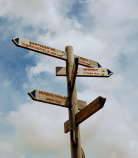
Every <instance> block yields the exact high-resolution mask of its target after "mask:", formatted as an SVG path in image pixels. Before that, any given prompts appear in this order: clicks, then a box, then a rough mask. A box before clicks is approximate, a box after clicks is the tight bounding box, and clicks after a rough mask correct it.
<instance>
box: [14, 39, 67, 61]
mask: <svg viewBox="0 0 138 158" xmlns="http://www.w3.org/2000/svg"><path fill="white" fill-rule="evenodd" d="M12 41H13V42H14V43H15V44H16V46H18V47H22V48H25V49H29V50H32V51H35V52H38V53H41V54H45V55H49V56H52V57H55V58H59V59H62V60H66V59H67V56H66V52H63V51H61V50H58V49H55V48H51V47H48V46H46V45H42V44H38V43H35V42H32V41H29V40H27V39H23V38H20V37H18V38H14V39H13V40H12Z"/></svg>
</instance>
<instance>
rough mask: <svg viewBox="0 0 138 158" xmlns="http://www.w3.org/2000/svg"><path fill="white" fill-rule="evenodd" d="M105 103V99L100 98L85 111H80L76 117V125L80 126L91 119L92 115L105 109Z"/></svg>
mask: <svg viewBox="0 0 138 158" xmlns="http://www.w3.org/2000/svg"><path fill="white" fill-rule="evenodd" d="M105 101H106V99H105V98H103V97H101V96H99V97H98V98H96V99H95V100H94V101H93V102H91V103H90V104H89V105H87V106H86V107H85V108H84V109H82V110H81V111H79V112H78V113H77V114H76V115H75V119H76V125H79V124H80V123H81V122H83V121H84V120H86V119H87V118H88V117H90V116H91V115H93V114H94V113H96V112H97V111H98V110H100V109H101V108H103V106H104V103H105Z"/></svg>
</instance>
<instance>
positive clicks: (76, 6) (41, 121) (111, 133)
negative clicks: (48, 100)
mask: <svg viewBox="0 0 138 158" xmlns="http://www.w3.org/2000/svg"><path fill="white" fill-rule="evenodd" d="M137 8H138V2H137V0H116V1H114V0H102V1H100V0H76V1H75V0H74V1H73V0H66V1H64V0H52V1H51V0H45V1H44V0H39V1H35V0H34V1H33V0H30V1H27V0H20V1H18V0H12V1H11V0H0V37H1V38H0V87H1V91H0V158H44V157H48V158H55V157H56V158H65V157H66V158H69V157H71V156H70V142H69V134H65V133H64V122H65V121H66V120H68V110H67V109H66V108H61V107H58V106H54V105H50V104H44V103H39V102H35V101H33V100H32V99H31V98H30V97H29V96H28V92H30V91H31V90H33V89H39V90H42V91H47V92H50V93H55V94H59V95H63V96H67V86H66V78H65V77H56V72H55V67H56V66H58V67H60V66H63V67H65V61H62V60H60V59H56V58H52V57H49V56H45V55H42V54H38V53H36V52H32V51H29V50H25V49H22V48H19V47H16V46H15V44H14V43H13V42H12V39H13V38H15V37H22V38H25V39H28V40H31V41H34V42H37V43H40V44H44V45H47V46H50V47H53V48H56V49H59V50H62V51H64V50H65V47H66V46H67V45H72V46H73V48H74V54H75V55H79V56H82V57H85V58H88V59H91V60H94V61H97V62H99V63H100V64H101V66H102V67H103V68H108V69H110V70H111V71H113V73H114V74H113V75H112V76H111V77H110V78H84V77H83V78H82V77H81V78H77V92H78V93H77V96H78V99H80V100H84V101H87V104H89V103H90V102H91V101H92V100H94V99H95V98H97V97H98V96H103V97H105V98H106V99H107V100H106V103H105V106H104V108H103V109H102V110H100V111H99V112H97V113H96V114H95V115H93V116H91V117H90V118H89V119H87V120H86V121H84V122H83V123H82V124H81V125H80V129H81V131H80V132H81V145H82V147H83V149H84V152H85V155H86V157H87V158H101V157H102V158H130V157H131V158H137V157H138V151H137V149H138V135H137V133H138V115H137V113H138V106H137V102H138V97H137V94H138V75H137V66H138V60H137V57H138V45H137V42H138V30H137V28H138V10H137Z"/></svg>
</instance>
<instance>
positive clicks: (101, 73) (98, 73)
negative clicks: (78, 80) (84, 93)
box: [56, 67, 113, 77]
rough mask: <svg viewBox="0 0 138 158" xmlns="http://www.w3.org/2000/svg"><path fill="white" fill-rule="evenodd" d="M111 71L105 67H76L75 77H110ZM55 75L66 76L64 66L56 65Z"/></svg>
mask: <svg viewBox="0 0 138 158" xmlns="http://www.w3.org/2000/svg"><path fill="white" fill-rule="evenodd" d="M112 74H113V72H112V71H111V70H109V69H105V68H78V71H77V75H76V76H77V77H110V76H111V75H112ZM56 76H66V68H65V67H56Z"/></svg>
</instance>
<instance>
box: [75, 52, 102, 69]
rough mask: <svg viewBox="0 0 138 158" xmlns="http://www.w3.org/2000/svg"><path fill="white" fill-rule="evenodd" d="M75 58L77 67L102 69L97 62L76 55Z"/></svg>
mask: <svg viewBox="0 0 138 158" xmlns="http://www.w3.org/2000/svg"><path fill="white" fill-rule="evenodd" d="M74 57H75V58H79V65H82V66H86V67H92V68H100V67H102V66H101V65H100V64H99V63H98V62H96V61H93V60H89V59H86V58H83V57H80V56H77V55H74Z"/></svg>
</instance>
